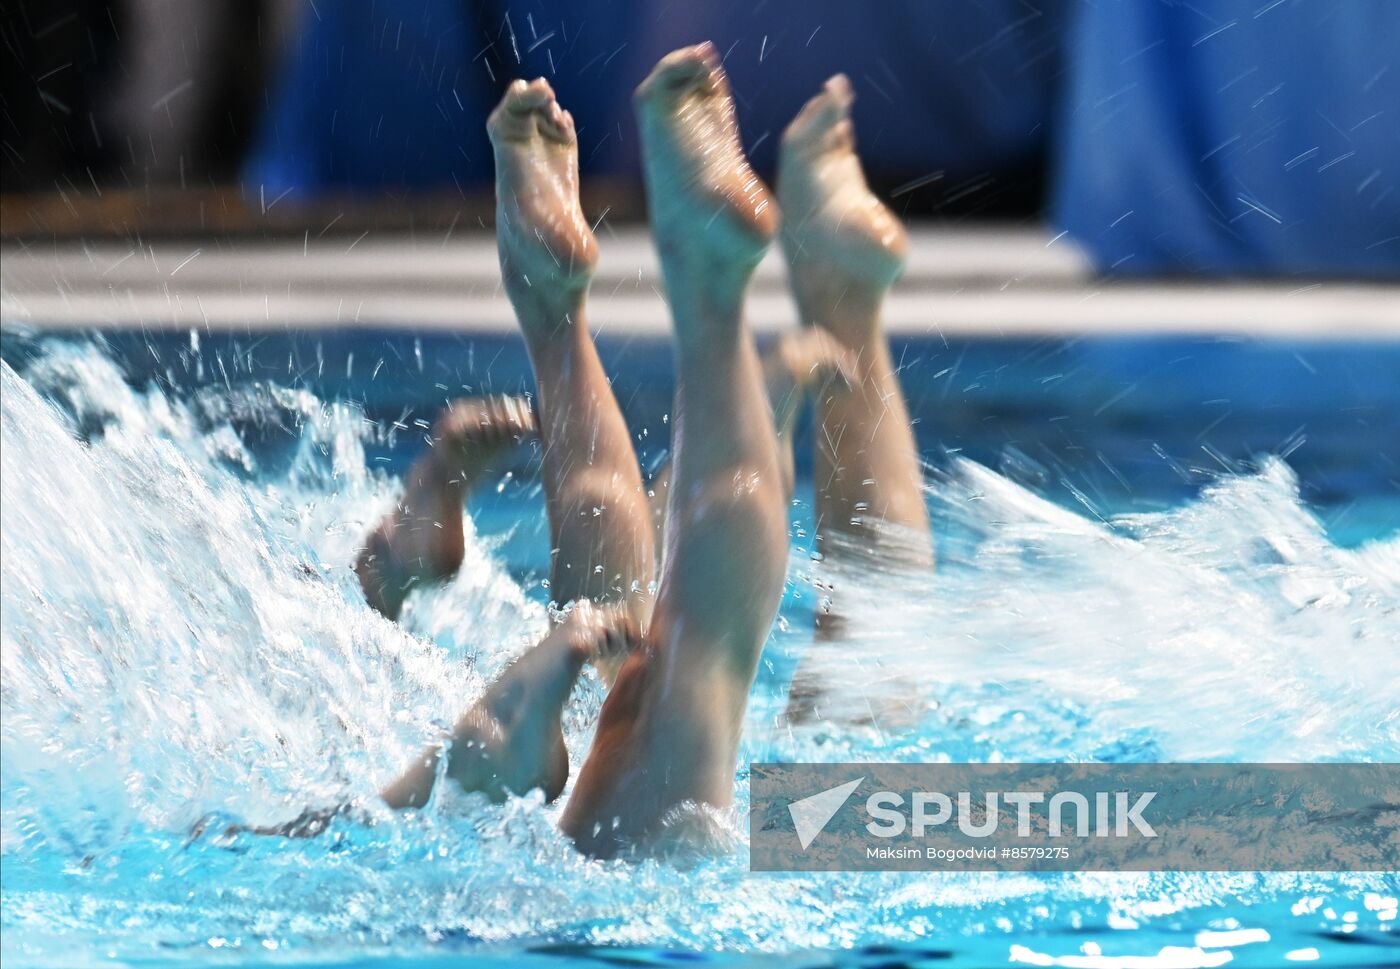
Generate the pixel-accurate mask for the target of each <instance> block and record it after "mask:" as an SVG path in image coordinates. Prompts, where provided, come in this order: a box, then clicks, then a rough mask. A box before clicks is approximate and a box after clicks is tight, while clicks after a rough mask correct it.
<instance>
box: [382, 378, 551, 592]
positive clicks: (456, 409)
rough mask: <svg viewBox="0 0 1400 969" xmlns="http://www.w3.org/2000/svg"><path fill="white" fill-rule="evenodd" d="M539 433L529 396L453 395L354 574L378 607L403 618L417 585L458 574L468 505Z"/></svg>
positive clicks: (442, 579)
mask: <svg viewBox="0 0 1400 969" xmlns="http://www.w3.org/2000/svg"><path fill="white" fill-rule="evenodd" d="M534 434H535V415H534V414H533V412H532V411H531V410H530V404H529V401H526V400H524V399H523V398H516V397H470V398H464V399H462V400H458V401H454V402H453V403H452V404H451V405H449V406H448V407H447V409H445V410H444V411H443V412H442V413H441V414H440V415H438V418H437V420H436V421H434V422H433V427H432V430H431V431H430V432H429V435H428V445H429V447H428V450H427V451H426V452H424V453H423V455H422V456H420V457H419V458H418V460H416V461H415V462H414V463H413V466H412V467H410V468H409V470H408V474H407V475H406V476H405V478H404V493H403V496H402V497H401V498H400V499H399V501H398V503H397V505H396V506H395V508H394V510H393V511H392V512H390V513H389V514H388V515H387V516H385V517H384V519H383V520H382V521H380V522H379V524H378V525H376V526H375V529H374V531H373V532H371V533H370V535H369V537H368V538H367V539H366V540H365V547H364V548H363V549H361V551H360V554H359V556H358V557H357V558H356V560H355V565H354V569H355V574H356V575H357V576H358V577H359V580H360V588H361V589H362V590H364V594H365V599H366V601H367V602H369V604H370V605H371V606H373V607H374V608H375V609H377V610H379V611H380V612H382V613H383V614H384V615H386V616H388V617H389V618H390V619H396V618H398V615H399V612H400V610H401V609H402V608H403V603H404V600H405V599H406V598H407V597H408V594H409V593H410V592H411V591H413V589H414V588H416V587H418V586H420V585H424V584H430V583H433V582H443V581H446V580H447V579H449V578H451V577H452V576H453V575H454V574H455V573H456V571H457V569H458V568H459V567H460V566H461V564H462V556H463V554H464V552H465V549H464V548H463V544H462V543H463V534H462V506H463V504H464V503H465V501H466V499H467V496H468V495H470V494H471V492H472V491H473V490H474V489H475V488H476V487H477V486H478V485H479V484H480V483H482V482H483V481H486V480H488V479H489V478H490V477H492V476H493V475H496V474H499V473H501V471H503V470H504V466H503V462H504V460H505V459H506V458H507V457H508V455H509V453H510V450H511V449H512V448H513V447H514V446H515V445H517V444H519V443H520V442H521V441H523V440H525V439H527V438H529V437H532V436H533V435H534Z"/></svg>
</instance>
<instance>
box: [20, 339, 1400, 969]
mask: <svg viewBox="0 0 1400 969" xmlns="http://www.w3.org/2000/svg"><path fill="white" fill-rule="evenodd" d="M602 349H603V352H604V356H605V359H606V362H607V364H608V366H609V369H610V372H613V373H615V374H616V375H617V380H616V390H617V393H618V396H619V399H620V400H621V402H622V403H623V406H624V410H625V411H626V412H627V416H628V418H629V422H630V424H631V426H632V427H633V429H634V431H635V433H636V435H637V442H638V448H639V452H640V453H641V454H642V457H643V461H644V462H645V463H647V464H648V465H652V464H654V463H655V462H657V461H659V460H660V459H661V458H662V457H663V456H664V452H665V447H666V439H667V433H668V421H667V412H668V409H669V389H670V366H669V359H668V355H667V349H666V347H665V346H664V345H663V344H659V343H652V342H647V341H638V342H630V343H629V342H606V343H605V344H604V345H603V348H602ZM0 351H2V353H0V355H3V358H4V361H5V368H4V372H3V381H4V383H3V400H4V406H3V446H2V447H0V456H2V457H3V474H0V483H2V484H3V501H0V513H2V514H3V523H2V524H0V540H2V541H3V550H2V551H3V554H0V563H2V564H0V568H3V579H4V582H3V611H2V612H0V624H2V625H3V630H2V633H3V688H2V689H0V699H2V700H3V761H0V779H3V796H2V802H3V803H2V804H0V806H3V830H2V833H3V858H2V859H0V860H2V861H3V869H2V870H0V881H3V885H2V886H0V888H2V889H3V923H0V928H3V935H2V936H0V938H3V942H2V943H0V945H3V949H2V950H0V954H2V955H3V961H4V964H5V965H6V967H10V966H25V965H33V966H73V965H90V964H140V965H205V964H240V965H250V964H284V963H298V964H314V965H352V964H353V965H357V966H367V965H396V966H397V965H409V964H412V965H422V964H428V965H431V964H438V963H440V964H443V965H447V964H458V960H460V959H462V958H463V957H464V956H468V957H471V958H472V959H474V960H477V961H482V962H488V961H494V962H498V963H500V964H523V963H530V964H535V965H541V966H563V965H574V964H577V965H598V964H605V963H606V964H639V963H658V964H669V963H672V962H689V961H705V962H719V963H738V962H744V961H745V960H748V961H753V962H756V963H758V964H764V965H769V964H772V965H804V966H808V965H825V964H831V963H837V962H839V963H842V964H846V965H859V966H871V967H873V966H884V965H894V964H903V963H912V962H918V963H920V964H925V965H931V966H968V965H988V964H1002V963H1006V962H1008V961H1012V962H1018V963H1021V964H1026V965H1068V966H1130V965H1158V966H1175V965H1200V966H1213V965H1222V964H1224V963H1226V962H1229V964H1230V965H1240V966H1251V965H1269V966H1273V965H1278V964H1281V963H1283V962H1284V961H1285V960H1286V959H1287V958H1290V957H1291V958H1292V959H1295V960H1298V961H1303V962H1304V963H1306V962H1307V961H1318V962H1321V963H1323V964H1328V965H1372V966H1379V965H1390V964H1394V963H1395V962H1396V961H1397V959H1400V945H1398V944H1397V935H1396V933H1395V927H1396V920H1397V914H1396V912H1397V897H1398V896H1400V877H1397V875H1395V874H1394V873H1390V874H1379V875H1378V874H1356V875H1335V874H1334V875H1321V874H1286V875H1285V874H1280V875H1261V874H1249V873H1237V874H1183V875H1165V874H1133V875H1105V874H1094V875H1087V874H1085V875H1075V874H1070V875H1010V874H1008V875H979V874H894V873H891V874H843V875H833V874H811V873H805V874H786V875H784V874H779V875H768V874H765V875H755V874H751V873H749V872H748V871H747V870H746V851H745V840H746V837H747V832H746V822H745V811H746V808H747V803H746V797H747V792H746V785H745V784H744V781H745V779H746V778H745V769H744V768H743V766H741V767H740V769H739V771H738V774H737V777H736V784H737V789H738V794H739V796H738V801H737V803H736V805H735V807H734V809H733V810H731V811H727V812H717V813H715V814H713V815H710V816H706V817H703V818H697V819H694V820H695V821H696V822H697V823H696V824H695V826H694V827H695V831H700V832H702V834H696V833H695V831H691V832H690V833H689V835H688V837H687V838H686V839H685V840H684V841H683V842H681V843H679V844H678V846H677V848H676V849H675V853H674V854H673V855H672V856H669V857H665V858H655V859H651V860H647V861H641V862H610V863H601V862H595V861H588V860H585V859H583V858H581V857H579V856H578V855H577V854H575V853H574V852H573V851H572V850H571V849H570V848H569V846H568V845H567V844H566V843H565V842H564V841H563V839H562V838H561V837H560V836H559V835H558V834H557V832H556V831H555V828H554V819H555V818H556V817H557V814H558V807H557V806H546V805H543V804H540V803H539V802H538V801H537V800H535V799H532V798H521V799H518V800H515V801H513V802H510V803H508V804H505V805H502V806H489V805H484V804H480V803H477V802H475V801H474V800H472V799H467V798H462V797H457V796H453V795H452V794H451V792H450V791H448V792H444V794H443V796H441V797H440V798H439V799H438V800H437V801H435V802H434V803H433V804H432V805H430V807H429V808H428V809H427V810H425V811H424V812H421V813H419V814H413V815H405V816H398V817H395V816H391V815H383V816H381V817H380V820H379V823H376V824H374V825H364V824H357V823H351V822H349V821H346V822H342V823H339V824H338V826H336V827H335V828H334V829H333V830H332V831H331V832H329V833H328V834H327V835H325V836H323V837H320V838H317V839H314V840H310V841H304V842H284V841H280V840H276V839H259V838H255V837H250V836H244V837H240V838H238V839H236V840H234V841H233V842H232V843H228V844H224V843H216V842H215V840H214V839H210V838H194V839H192V838H191V837H190V835H189V831H190V829H191V826H192V825H193V824H194V823H195V822H196V821H197V820H199V819H200V818H202V817H206V816H208V815H211V814H213V815H215V816H216V817H217V818H219V819H228V820H243V821H250V822H271V821H275V820H282V819H286V818H288V817H290V816H293V815H295V814H296V813H298V812H300V810H301V809H302V808H303V807H305V806H307V805H310V804H327V803H338V802H341V801H344V800H345V799H360V800H362V801H363V803H364V804H365V805H366V806H367V807H368V808H370V809H371V810H373V807H372V805H373V792H374V790H375V789H376V787H377V785H378V784H380V783H382V782H383V781H384V780H385V779H387V778H389V777H390V776H392V775H393V774H394V772H395V771H396V770H397V769H398V768H399V767H400V766H401V765H402V763H403V762H404V761H405V759H406V757H407V756H408V755H409V754H410V753H412V752H414V751H416V750H417V749H419V748H420V747H421V745H422V743H423V742H424V741H425V740H426V739H427V738H429V737H430V736H432V735H433V734H434V732H435V731H437V730H440V729H442V727H443V726H444V725H445V724H446V723H448V722H449V721H450V720H451V719H452V718H453V717H454V716H455V714H456V713H457V712H458V711H459V710H460V709H461V708H462V707H463V706H464V705H465V704H466V703H467V702H469V701H470V700H471V698H472V697H473V696H474V695H475V694H476V692H477V691H479V690H480V688H481V685H482V682H483V679H484V678H486V677H489V676H490V675H491V673H492V672H493V671H494V670H496V669H499V668H500V666H502V665H503V664H504V663H505V662H506V661H507V660H508V659H509V658H510V657H511V656H512V655H514V654H515V653H517V652H518V651H519V650H520V649H521V648H523V646H524V645H525V644H526V643H527V642H528V641H529V640H530V638H531V637H532V636H534V635H536V634H537V633H538V632H539V630H540V629H541V628H543V626H544V623H545V614H544V608H543V602H544V598H545V591H544V588H543V580H544V578H545V574H546V568H547V546H546V542H545V537H544V528H543V514H542V512H543V503H542V500H541V497H540V495H539V490H538V487H537V486H536V484H535V483H534V478H533V475H532V460H533V459H532V458H531V457H529V456H528V455H526V456H523V457H522V461H521V465H520V467H519V468H517V469H516V470H515V472H514V473H513V474H512V475H511V476H510V477H508V478H507V479H505V480H503V481H501V482H500V483H499V486H498V487H496V488H493V489H488V490H487V492H486V493H485V494H483V495H480V496H478V497H477V498H476V499H474V501H473V506H472V523H471V525H470V526H469V537H468V555H467V561H466V563H465V564H464V566H463V568H462V570H461V572H460V573H459V575H458V576H457V578H456V579H455V580H454V581H453V582H452V583H451V584H450V585H449V586H447V587H445V588H443V589H440V590H437V591H434V592H432V593H429V594H427V595H423V596H421V597H419V598H418V599H417V600H416V601H414V602H413V603H412V605H411V608H410V610H409V612H408V614H407V615H406V617H405V626H406V627H407V628H400V627H398V626H395V625H392V624H389V623H387V622H384V621H383V620H381V619H379V618H378V617H376V616H375V615H373V614H371V613H370V612H369V611H368V610H367V609H366V608H365V607H364V606H363V605H362V604H361V603H360V601H359V599H358V596H357V590H356V587H355V583H354V579H353V576H352V575H350V573H349V571H348V569H347V568H346V564H347V563H348V562H349V560H350V558H351V557H352V553H353V549H354V548H355V546H356V544H357V543H358V541H359V539H360V538H361V536H362V534H363V532H364V530H365V529H366V528H367V527H368V526H369V525H370V524H372V523H373V522H374V520H375V519H376V518H377V516H378V515H379V514H381V513H382V512H383V510H384V509H385V508H386V507H388V506H389V505H390V504H391V502H392V500H393V496H394V493H395V475H396V474H397V473H399V472H401V470H402V469H403V467H404V466H405V463H406V461H407V460H409V459H410V458H411V456H412V454H413V453H414V452H415V450H416V448H417V447H418V446H419V445H420V443H421V440H422V435H423V427H424V426H425V425H424V424H423V423H422V422H426V421H427V420H429V419H430V418H431V416H432V414H433V412H434V410H435V408H436V407H437V406H439V405H440V404H441V403H442V402H443V401H444V400H446V399H448V398H450V397H453V396H457V395H460V394H464V393H477V392H481V391H484V390H491V391H519V390H523V389H528V387H529V380H528V369H527V367H526V362H525V360H524V357H523V354H522V352H521V351H520V349H519V347H518V344H517V343H516V341H512V340H506V339H499V340H498V339H481V338H475V339H473V338H468V337H466V336H444V335H426V334H425V335H422V336H417V337H415V336H414V335H412V334H408V335H405V334H401V333H400V334H386V333H367V334H366V333H361V334H356V335H353V336H336V337H327V336H322V335H315V334H279V335H274V336H269V335H262V334H258V335H252V336H250V335H247V334H244V335H242V336H228V335H218V334H212V335H211V334H207V333H197V334H188V333H186V334H171V335H151V334H139V333H121V334H109V335H107V336H106V337H105V338H101V339H80V340H65V341H60V340H54V339H46V338H43V337H41V336H37V335H34V334H29V333H26V332H24V331H22V330H19V329H13V328H12V329H9V330H7V331H5V333H4V337H3V345H0ZM895 351H896V355H897V356H898V357H899V359H901V361H902V363H903V366H904V370H903V377H904V381H905V385H906V388H907V391H908V395H909V398H910V401H911V405H912V409H913V411H914V414H915V417H916V419H917V421H918V424H917V429H918V433H919V438H920V444H921V448H922V450H923V453H924V455H925V456H926V458H927V459H928V461H929V477H928V480H929V488H928V500H929V504H930V509H931V511H932V513H933V518H934V523H935V525H934V527H935V532H936V538H937V541H938V546H939V553H940V559H941V561H940V566H939V571H938V574H937V575H936V576H935V577H934V578H932V579H930V578H922V579H919V580H917V581H915V580H911V579H908V578H901V577H899V576H896V575H876V574H870V573H842V572H839V571H832V570H831V569H830V568H829V567H827V566H823V565H821V564H819V563H814V562H812V561H811V558H810V555H809V554H808V553H809V551H810V535H809V517H808V504H807V497H806V491H805V490H804V487H800V488H799V493H798V499H797V501H796V502H795V504H794V507H793V510H792V515H793V560H792V568H791V570H790V576H789V583H788V589H787V593H786V598H785V600H784V604H783V609H782V614H781V617H780V621H779V623H778V625H777V628H776V629H775V631H774V633H773V635H772V637H771V639H770V642H769V643H768V646H767V648H766V651H765V656H764V662H763V663H762V665H761V669H760V675H759V680H758V682H757V684H756V685H755V688H754V694H753V701H752V704H751V709H750V713H749V716H748V720H747V724H746V730H745V736H744V742H743V747H742V749H741V752H740V759H741V765H742V764H747V763H748V762H750V761H764V760H767V761H772V760H817V761H821V760H828V761H848V760H871V761H924V760H951V761H965V760H967V761H992V760H1041V761H1056V760H1084V759H1097V760H1108V761H1135V760H1154V759H1166V760H1192V759H1211V760H1242V761H1247V760H1255V761H1258V760H1285V761H1286V760H1297V761H1307V760H1363V761H1377V760H1385V761H1394V760H1396V759H1397V755H1400V658H1397V652H1398V651H1400V381H1396V380H1395V377H1394V375H1395V374H1397V373H1400V343H1392V344H1372V345H1349V344H1335V345H1334V344H1326V343H1299V344H1284V343H1259V342H1253V341H1221V340H1206V339H1190V340H1186V339H1170V340H1168V339H1160V340H1156V339H1154V340H1148V339H1083V340H1069V341H1061V340H1054V341H1032V340H1024V341H1023V340H986V341H961V342H953V341H949V342H947V343H945V342H943V341H941V340H940V341H912V342H907V343H899V344H897V345H896V347H895ZM800 457H801V456H800ZM800 463H801V462H800ZM827 586H834V587H836V588H837V589H840V590H847V591H848V595H847V596H846V597H845V598H844V599H843V601H847V602H852V603H863V604H864V605H862V606H858V607H854V608H853V610H852V614H851V618H852V625H853V626H854V628H855V629H856V630H857V632H856V634H855V636H854V638H853V640H852V641H850V642H848V643H844V644H842V646H841V647H840V648H839V649H833V648H832V647H830V646H824V647H818V646H815V645H814V644H812V642H811V636H810V628H811V616H812V610H813V608H814V607H815V606H816V605H817V603H818V602H819V601H820V599H821V596H822V595H823V594H824V592H823V590H824V589H825V588H826V587H827ZM799 664H802V665H803V666H804V668H805V669H806V670H808V671H811V672H813V673H814V674H815V675H817V676H818V677H819V678H820V680H821V681H822V682H824V683H826V684H827V692H826V694H825V695H824V698H823V701H822V707H821V716H820V717H818V718H817V719H816V720H815V721H813V722H811V723H808V724H803V725H798V726H791V725H789V724H788V723H787V722H786V718H784V717H783V711H784V708H785V704H786V696H787V688H788V685H789V683H790V682H791V680H792V677H793V675H794V672H795V670H797V668H798V666H799ZM601 695H602V694H601V690H600V688H599V687H598V685H597V684H596V682H593V681H591V680H590V681H588V682H585V683H584V684H582V685H581V687H580V689H579V691H578V694H577V695H576V697H575V698H574V700H573V701H572V702H571V705H570V708H569V713H568V720H567V724H566V726H567V735H568V743H569V746H570V748H571V752H572V754H573V756H574V758H575V761H576V762H577V760H578V759H579V758H580V757H581V756H582V753H583V751H584V750H585V749H586V747H587V743H588V735H589V729H590V724H591V719H592V716H593V715H594V714H595V713H596V710H597V708H598V705H599V703H600V702H601Z"/></svg>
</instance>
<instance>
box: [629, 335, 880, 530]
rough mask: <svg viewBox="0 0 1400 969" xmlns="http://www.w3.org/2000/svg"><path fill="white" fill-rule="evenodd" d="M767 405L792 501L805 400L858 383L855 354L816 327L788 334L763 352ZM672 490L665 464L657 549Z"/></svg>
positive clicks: (659, 482) (654, 488) (656, 479)
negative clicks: (796, 432) (798, 429)
mask: <svg viewBox="0 0 1400 969" xmlns="http://www.w3.org/2000/svg"><path fill="white" fill-rule="evenodd" d="M759 362H760V364H761V365H762V367H763V383H764V388H765V391H766V394H767V397H768V406H769V408H770V409H771V410H772V413H773V428H774V430H775V431H776V433H777V439H778V460H779V462H780V464H781V467H782V476H783V498H784V500H785V501H791V500H792V495H793V489H794V485H795V477H796V471H795V469H794V466H795V461H794V459H793V451H792V440H793V428H794V427H795V425H796V424H797V415H798V413H799V412H800V410H801V408H802V403H803V401H804V400H806V398H807V397H808V396H809V395H811V394H814V393H819V392H820V391H821V390H823V389H824V388H831V389H832V390H833V392H834V391H836V390H840V389H842V388H844V389H850V388H851V387H852V386H853V384H854V381H855V379H856V378H855V373H856V370H855V355H854V354H852V353H851V352H850V351H849V350H847V349H846V348H845V347H844V346H843V345H842V344H840V343H839V342H838V341H837V340H836V339H835V338H834V337H833V336H831V334H829V333H827V332H826V331H825V330H821V329H817V328H816V327H808V328H806V329H802V330H789V331H786V332H784V333H782V334H781V335H780V336H779V337H778V338H777V339H775V340H774V341H773V342H772V343H770V344H768V345H767V346H766V347H764V348H763V349H762V350H761V351H760V352H759ZM670 489H671V464H670V462H669V461H668V462H666V463H665V464H664V465H662V466H661V467H660V468H659V469H657V472H656V473H655V474H654V475H653V476H652V479H651V482H650V485H649V492H648V493H649V496H650V500H651V510H652V519H653V521H654V523H655V526H656V547H657V548H658V549H661V548H664V547H665V537H666V506H667V504H668V497H669V495H670Z"/></svg>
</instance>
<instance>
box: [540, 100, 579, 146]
mask: <svg viewBox="0 0 1400 969" xmlns="http://www.w3.org/2000/svg"><path fill="white" fill-rule="evenodd" d="M539 123H540V133H541V134H543V135H544V136H545V137H546V138H548V139H549V140H550V141H553V142H557V143H558V144H561V145H571V144H573V143H574V140H575V134H574V116H573V115H571V114H570V113H569V112H567V111H565V110H564V109H563V108H561V107H559V102H558V101H551V102H549V104H548V105H547V106H546V107H545V109H544V110H543V111H541V112H540V114H539Z"/></svg>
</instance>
